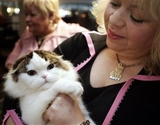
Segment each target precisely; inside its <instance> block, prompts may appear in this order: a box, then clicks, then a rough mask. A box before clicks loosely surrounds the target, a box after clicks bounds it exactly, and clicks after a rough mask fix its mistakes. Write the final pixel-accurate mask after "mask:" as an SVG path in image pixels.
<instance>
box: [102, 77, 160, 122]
mask: <svg viewBox="0 0 160 125" xmlns="http://www.w3.org/2000/svg"><path fill="white" fill-rule="evenodd" d="M134 79H136V80H142V81H157V80H160V76H143V75H136V76H135V77H133V78H131V79H130V80H128V81H127V82H126V83H125V84H124V85H123V86H122V88H121V89H120V91H119V92H118V94H117V96H116V98H115V100H114V102H113V104H112V106H111V108H110V110H109V112H108V114H107V116H106V118H105V120H104V122H103V125H110V122H111V121H112V118H113V116H114V114H115V112H116V110H117V108H118V106H119V104H120V103H121V101H122V100H123V97H124V95H125V93H126V91H127V90H128V88H129V86H130V85H131V83H132V81H133V80H134Z"/></svg>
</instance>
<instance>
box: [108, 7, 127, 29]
mask: <svg viewBox="0 0 160 125" xmlns="http://www.w3.org/2000/svg"><path fill="white" fill-rule="evenodd" d="M109 22H110V24H112V25H114V26H117V27H123V26H124V25H125V11H124V10H123V9H118V10H116V11H115V12H113V14H112V15H111V16H110V18H109Z"/></svg>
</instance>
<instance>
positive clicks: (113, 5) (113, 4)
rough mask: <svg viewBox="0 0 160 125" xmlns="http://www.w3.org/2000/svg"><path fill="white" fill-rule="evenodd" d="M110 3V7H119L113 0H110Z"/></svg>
mask: <svg viewBox="0 0 160 125" xmlns="http://www.w3.org/2000/svg"><path fill="white" fill-rule="evenodd" d="M110 4H111V5H112V7H119V6H120V4H118V3H116V2H114V1H111V2H110Z"/></svg>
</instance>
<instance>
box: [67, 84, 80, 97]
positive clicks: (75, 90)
mask: <svg viewBox="0 0 160 125" xmlns="http://www.w3.org/2000/svg"><path fill="white" fill-rule="evenodd" d="M66 90H67V94H71V95H72V94H73V95H74V96H76V97H80V96H81V95H82V93H83V87H82V85H81V84H80V83H79V82H73V83H72V84H69V85H66Z"/></svg>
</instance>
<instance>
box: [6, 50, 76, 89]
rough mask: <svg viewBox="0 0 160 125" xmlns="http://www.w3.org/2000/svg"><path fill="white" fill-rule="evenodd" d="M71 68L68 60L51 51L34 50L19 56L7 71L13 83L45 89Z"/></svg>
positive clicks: (30, 87)
mask: <svg viewBox="0 0 160 125" xmlns="http://www.w3.org/2000/svg"><path fill="white" fill-rule="evenodd" d="M72 69H73V66H72V64H71V63H70V62H69V61H65V60H63V59H62V57H61V56H58V55H56V54H55V53H53V52H49V51H44V50H36V51H33V52H31V53H29V54H27V55H26V56H24V57H21V58H19V59H18V60H17V61H16V62H15V63H14V65H13V67H12V69H11V70H10V72H9V75H11V78H12V79H13V81H14V82H15V83H18V84H21V86H22V84H24V86H26V87H28V88H29V89H38V88H40V89H46V88H49V87H50V86H51V84H53V83H54V82H55V81H57V80H58V79H59V78H61V77H65V75H67V72H69V71H70V70H72Z"/></svg>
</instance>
